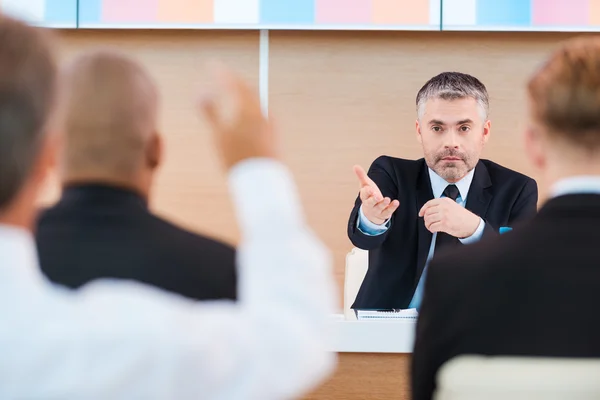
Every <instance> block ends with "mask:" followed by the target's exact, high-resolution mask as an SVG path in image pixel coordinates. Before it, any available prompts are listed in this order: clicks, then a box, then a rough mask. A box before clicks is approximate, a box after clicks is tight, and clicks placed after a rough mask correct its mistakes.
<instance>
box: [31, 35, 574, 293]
mask: <svg viewBox="0 0 600 400" xmlns="http://www.w3.org/2000/svg"><path fill="white" fill-rule="evenodd" d="M61 35H62V46H61V54H62V57H63V59H64V60H68V59H70V58H71V57H72V56H73V55H74V54H76V53H78V52H80V51H82V50H86V49H89V48H91V47H95V46H114V47H116V48H118V49H120V50H122V51H125V52H127V53H128V54H130V55H132V56H133V57H134V58H136V59H138V60H140V61H141V62H142V63H143V64H144V65H146V67H147V68H148V69H149V70H150V72H151V73H152V75H153V76H154V77H155V79H156V80H157V82H158V86H159V89H160V91H161V92H162V113H161V117H162V118H161V129H162V131H163V132H164V134H165V139H166V149H167V154H166V162H165V165H164V166H163V167H162V168H161V170H160V173H159V174H158V179H157V182H156V186H155V190H154V197H153V200H152V206H153V208H154V209H155V210H157V211H158V212H159V213H161V214H163V215H166V216H167V217H169V218H171V219H173V220H175V221H176V222H178V223H180V224H182V225H184V226H186V227H189V228H191V229H194V230H196V231H200V232H209V233H212V234H214V235H215V236H217V237H220V238H222V239H224V240H227V241H229V242H231V243H236V242H237V240H238V238H239V236H238V231H237V227H236V226H235V220H234V214H233V210H232V207H231V203H230V200H229V197H228V193H227V187H226V183H225V180H224V175H223V173H222V172H221V170H220V168H219V167H218V164H217V161H216V158H215V155H214V153H213V147H212V143H211V142H210V140H209V137H208V136H207V132H206V127H205V126H203V125H202V123H201V122H200V121H199V119H198V118H197V115H196V113H195V110H194V108H193V100H194V95H195V94H196V92H195V89H196V87H197V84H198V83H200V82H202V79H203V74H202V70H201V66H202V64H203V62H204V61H206V60H207V59H208V58H211V57H219V58H222V59H223V60H224V61H225V62H227V63H228V64H230V65H232V66H233V67H234V68H236V69H237V70H238V71H240V72H241V73H242V74H243V75H244V76H245V77H246V78H248V79H249V80H250V81H251V82H253V83H254V84H255V85H256V86H258V64H259V61H258V33H257V32H254V31H251V32H245V31H237V32H236V31H233V32H226V31H183V30H181V31H139V30H131V31H127V30H125V31H110V30H109V31H99V30H96V31H85V30H83V31H65V32H62V33H61ZM569 36H571V34H559V33H475V32H467V33H454V32H307V31H304V32H286V31H275V32H271V33H270V37H271V41H270V61H269V74H270V76H269V103H270V112H271V114H272V115H273V116H274V117H275V122H276V125H277V127H278V128H279V129H280V130H281V132H282V134H283V136H284V151H285V152H284V156H285V159H286V161H287V162H288V163H289V165H290V167H291V169H292V171H293V172H294V174H295V177H296V179H297V183H298V185H299V188H300V194H301V196H302V200H303V202H304V206H305V209H306V213H307V216H308V219H309V221H310V223H311V225H312V226H313V227H314V229H315V231H316V232H317V234H318V235H319V236H320V237H321V238H322V239H323V240H324V241H325V243H326V244H327V245H328V246H329V247H330V248H331V249H332V251H333V253H334V255H335V263H336V274H337V278H338V282H339V283H340V289H341V284H342V282H343V271H344V256H345V254H346V252H347V251H349V249H350V248H351V244H350V242H349V240H348V239H347V236H346V224H347V218H348V214H349V212H350V209H351V207H352V204H353V201H354V198H355V196H356V194H357V187H358V185H357V182H356V179H355V178H354V176H353V173H352V165H353V164H355V163H358V164H361V165H363V166H364V167H365V168H366V167H368V166H369V164H370V163H371V162H372V160H373V159H374V158H376V157H377V156H379V155H381V154H389V155H394V156H399V157H407V158H418V157H421V149H420V147H419V145H418V143H417V141H416V136H415V129H414V121H415V104H414V100H415V95H416V92H417V90H418V89H419V88H420V87H421V85H422V84H423V83H424V82H425V81H426V80H427V79H429V78H430V77H431V76H433V75H435V74H437V73H439V72H441V71H444V70H457V71H462V72H467V73H471V74H474V75H476V76H477V77H479V78H480V79H481V80H482V81H483V82H484V83H485V84H486V85H487V87H488V89H489V91H490V95H491V119H492V138H491V140H490V142H489V144H488V147H487V149H486V151H485V154H484V156H485V157H487V158H490V159H493V160H495V161H497V162H499V163H501V164H503V165H506V166H507V167H510V168H513V169H516V170H519V171H522V172H524V173H527V174H530V175H532V176H534V177H536V175H535V171H533V170H532V169H531V168H530V166H529V164H528V163H527V161H526V159H525V157H524V153H523V150H522V146H521V139H520V132H521V130H522V125H523V116H524V91H523V84H524V82H525V80H526V79H527V77H528V76H529V74H530V73H531V72H532V71H533V70H534V68H535V67H536V65H537V64H538V63H539V62H540V61H541V60H542V59H543V57H544V56H545V55H546V54H548V52H549V51H550V50H551V49H552V48H553V47H554V45H555V44H556V43H557V42H558V41H560V40H563V39H565V38H567V37H569ZM540 187H541V190H542V192H543V191H544V190H545V189H546V185H545V184H544V183H543V182H540ZM57 193H58V191H57V186H56V183H55V182H52V183H51V184H50V185H49V188H48V190H47V191H46V193H45V195H44V196H43V201H44V202H50V201H52V200H53V199H55V198H56V196H57ZM340 295H341V290H340Z"/></svg>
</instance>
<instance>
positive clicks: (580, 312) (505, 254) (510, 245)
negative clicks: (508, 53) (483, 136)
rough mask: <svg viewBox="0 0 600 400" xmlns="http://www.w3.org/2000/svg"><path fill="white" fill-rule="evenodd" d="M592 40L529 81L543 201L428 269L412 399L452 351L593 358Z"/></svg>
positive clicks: (595, 183) (599, 101) (597, 256)
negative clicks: (522, 219) (527, 216)
mask: <svg viewBox="0 0 600 400" xmlns="http://www.w3.org/2000/svg"><path fill="white" fill-rule="evenodd" d="M598 71H600V40H599V39H598V38H597V37H595V38H584V39H577V40H574V41H571V42H567V44H565V45H564V46H563V47H561V48H560V49H559V50H558V51H556V52H555V53H554V54H553V55H552V56H551V58H550V59H549V61H547V62H546V63H545V64H544V65H543V66H542V68H541V69H540V70H538V71H537V72H536V73H535V74H534V75H533V77H532V78H531V79H530V81H529V85H528V94H529V115H530V122H529V126H528V128H527V130H526V132H525V137H526V143H527V153H528V156H529V159H530V160H531V161H532V162H533V164H534V165H535V166H536V167H537V168H538V169H539V170H540V174H541V175H542V176H543V177H544V180H545V181H546V182H548V183H550V184H551V185H552V186H551V190H550V192H549V199H548V200H547V202H546V203H545V204H544V205H543V206H542V208H541V209H540V211H539V213H538V215H537V216H535V217H534V219H533V220H532V221H531V222H530V223H529V224H527V225H526V226H523V227H522V228H521V229H520V230H518V231H514V232H509V233H507V234H505V235H502V236H500V237H499V238H495V239H493V240H483V241H481V242H480V243H477V244H475V245H472V246H469V248H465V249H463V250H462V251H459V250H456V251H449V252H448V253H447V254H443V255H442V256H441V257H438V258H437V259H434V260H433V262H432V263H431V265H430V267H429V269H430V270H429V273H428V277H427V280H426V286H425V297H424V301H423V305H422V309H421V313H420V316H419V321H418V325H417V336H416V343H415V349H414V355H413V377H412V382H413V394H414V399H416V400H425V399H430V398H431V397H432V395H433V392H434V391H435V377H436V374H437V372H438V370H439V368H440V367H441V366H442V365H443V364H444V363H445V362H446V361H448V360H449V359H451V358H453V357H455V356H457V355H461V354H480V355H503V356H510V355H513V356H551V357H600V341H599V340H598V338H599V337H600V314H599V313H598V309H597V308H598V304H600V268H599V267H600V253H598V250H597V247H598V237H599V236H598V226H599V225H600V96H599V95H598V93H600V74H599V73H598Z"/></svg>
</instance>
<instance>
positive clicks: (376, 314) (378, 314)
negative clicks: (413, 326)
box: [355, 308, 419, 320]
mask: <svg viewBox="0 0 600 400" xmlns="http://www.w3.org/2000/svg"><path fill="white" fill-rule="evenodd" d="M355 312H356V318H357V319H359V320H365V319H406V320H416V319H417V317H418V316H419V313H418V312H417V309H416V308H409V309H406V310H399V309H396V310H355Z"/></svg>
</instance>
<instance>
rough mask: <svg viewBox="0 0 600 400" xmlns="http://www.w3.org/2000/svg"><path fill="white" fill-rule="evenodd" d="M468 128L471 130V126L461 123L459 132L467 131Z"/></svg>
mask: <svg viewBox="0 0 600 400" xmlns="http://www.w3.org/2000/svg"><path fill="white" fill-rule="evenodd" d="M470 130H471V127H470V126H467V125H463V126H461V127H460V131H461V132H468V131H470Z"/></svg>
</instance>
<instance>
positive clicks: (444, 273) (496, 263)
mask: <svg viewBox="0 0 600 400" xmlns="http://www.w3.org/2000/svg"><path fill="white" fill-rule="evenodd" d="M531 229H532V227H531V226H524V227H521V229H519V230H515V231H513V232H508V233H505V234H502V235H500V236H493V237H488V238H483V239H482V240H481V241H479V242H477V243H473V244H469V245H467V246H461V247H457V248H454V249H452V250H449V251H446V252H442V253H441V254H439V255H438V256H436V257H434V259H432V261H431V263H430V265H429V271H428V275H429V276H431V278H432V279H434V280H437V281H438V282H444V283H443V284H441V286H443V287H447V286H455V287H458V288H460V289H457V290H458V291H459V292H460V291H461V290H467V289H468V288H470V289H471V290H476V291H479V289H478V288H479V287H481V288H482V289H483V290H485V287H486V285H487V284H488V283H489V284H493V282H496V283H498V282H499V281H500V280H501V279H502V277H509V278H510V277H514V276H515V274H518V273H519V271H521V272H522V269H523V265H522V264H523V259H522V258H521V257H522V255H523V254H525V253H526V252H528V251H530V249H529V248H528V246H529V244H530V240H529V239H528V238H530V237H531V236H532V233H531ZM511 279H512V278H511ZM482 295H483V293H482Z"/></svg>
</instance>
